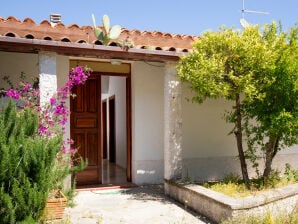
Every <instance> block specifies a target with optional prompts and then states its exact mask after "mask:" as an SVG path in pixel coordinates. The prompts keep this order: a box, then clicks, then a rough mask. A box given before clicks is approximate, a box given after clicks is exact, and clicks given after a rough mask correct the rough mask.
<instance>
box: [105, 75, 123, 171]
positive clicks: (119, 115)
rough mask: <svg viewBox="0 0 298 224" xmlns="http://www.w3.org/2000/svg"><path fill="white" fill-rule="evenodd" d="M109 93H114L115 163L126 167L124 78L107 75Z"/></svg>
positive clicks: (111, 94)
mask: <svg viewBox="0 0 298 224" xmlns="http://www.w3.org/2000/svg"><path fill="white" fill-rule="evenodd" d="M109 95H110V96H113V95H115V110H116V164H117V165H120V166H121V167H123V168H126V158H127V156H126V151H127V150H126V149H127V143H126V136H127V135H126V78H125V77H117V76H110V77H109Z"/></svg>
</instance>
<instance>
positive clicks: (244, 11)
mask: <svg viewBox="0 0 298 224" xmlns="http://www.w3.org/2000/svg"><path fill="white" fill-rule="evenodd" d="M241 13H242V18H241V19H240V24H241V26H243V28H246V27H248V26H250V24H249V23H248V22H247V21H246V20H245V18H244V15H245V13H257V14H266V15H268V14H269V12H264V11H255V10H249V9H246V8H245V4H244V0H242V10H241Z"/></svg>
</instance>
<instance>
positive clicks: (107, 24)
mask: <svg viewBox="0 0 298 224" xmlns="http://www.w3.org/2000/svg"><path fill="white" fill-rule="evenodd" d="M102 25H103V27H104V30H105V33H106V34H109V32H110V19H109V16H108V15H103V17H102Z"/></svg>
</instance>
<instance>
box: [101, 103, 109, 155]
mask: <svg viewBox="0 0 298 224" xmlns="http://www.w3.org/2000/svg"><path fill="white" fill-rule="evenodd" d="M107 154H108V130H107V100H103V101H102V158H103V159H107V157H108V155H107Z"/></svg>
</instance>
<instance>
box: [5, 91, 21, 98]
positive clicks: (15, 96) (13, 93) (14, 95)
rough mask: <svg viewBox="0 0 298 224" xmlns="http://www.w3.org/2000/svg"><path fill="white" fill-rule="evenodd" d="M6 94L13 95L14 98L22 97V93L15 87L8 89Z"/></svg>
mask: <svg viewBox="0 0 298 224" xmlns="http://www.w3.org/2000/svg"><path fill="white" fill-rule="evenodd" d="M6 96H8V97H11V98H13V99H19V98H20V94H19V93H18V92H17V91H16V90H14V89H10V90H8V91H7V92H6Z"/></svg>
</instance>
